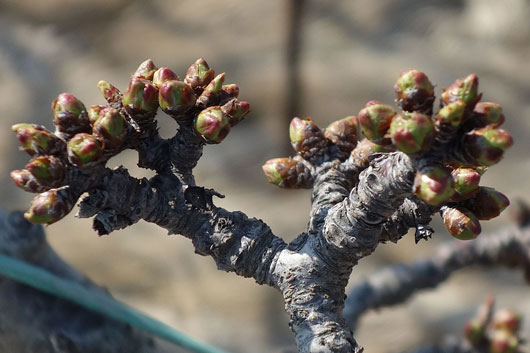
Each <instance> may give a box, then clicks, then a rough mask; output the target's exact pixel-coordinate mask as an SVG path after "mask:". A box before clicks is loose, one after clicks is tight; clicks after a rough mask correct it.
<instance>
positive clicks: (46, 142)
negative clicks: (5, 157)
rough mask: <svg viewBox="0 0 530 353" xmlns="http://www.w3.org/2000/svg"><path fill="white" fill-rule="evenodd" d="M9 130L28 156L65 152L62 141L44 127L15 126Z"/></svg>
mask: <svg viewBox="0 0 530 353" xmlns="http://www.w3.org/2000/svg"><path fill="white" fill-rule="evenodd" d="M11 129H12V130H13V131H14V132H15V133H16V134H17V139H18V141H19V142H20V145H21V147H22V149H23V150H24V151H26V152H27V153H28V154H29V155H30V156H33V155H35V154H59V153H62V152H63V151H64V150H65V143H64V141H63V140H62V139H61V138H59V137H57V136H55V135H54V134H53V133H52V132H50V131H49V130H48V129H46V128H45V127H44V126H41V125H35V124H16V125H13V126H12V127H11Z"/></svg>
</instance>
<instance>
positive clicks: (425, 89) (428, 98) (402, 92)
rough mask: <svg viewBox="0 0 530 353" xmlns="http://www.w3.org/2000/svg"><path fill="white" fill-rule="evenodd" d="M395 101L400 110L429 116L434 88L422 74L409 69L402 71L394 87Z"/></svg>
mask: <svg viewBox="0 0 530 353" xmlns="http://www.w3.org/2000/svg"><path fill="white" fill-rule="evenodd" d="M394 91H395V92H396V101H397V104H398V105H399V106H400V107H401V109H403V110H405V111H407V112H412V111H417V112H420V113H424V114H428V115H430V114H431V113H432V105H433V102H434V87H433V85H432V83H431V81H429V78H428V77H427V75H425V74H424V73H423V72H421V71H418V70H414V69H409V70H406V71H403V72H402V73H401V74H400V75H399V77H398V79H397V81H396V84H395V85H394Z"/></svg>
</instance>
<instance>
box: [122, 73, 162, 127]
mask: <svg viewBox="0 0 530 353" xmlns="http://www.w3.org/2000/svg"><path fill="white" fill-rule="evenodd" d="M121 101H122V103H123V106H124V107H125V109H127V111H129V112H130V113H131V115H132V116H133V118H135V120H140V119H141V120H150V119H152V118H153V117H154V115H155V113H156V110H157V109H158V88H156V86H155V85H153V83H152V82H151V81H148V80H145V79H142V78H138V77H133V78H131V80H130V81H129V86H128V87H127V90H126V91H125V92H124V93H123V97H122V100H121Z"/></svg>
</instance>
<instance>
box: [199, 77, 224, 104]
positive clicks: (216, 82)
mask: <svg viewBox="0 0 530 353" xmlns="http://www.w3.org/2000/svg"><path fill="white" fill-rule="evenodd" d="M224 82H225V73H224V72H223V73H221V74H219V75H217V76H215V77H214V79H213V80H212V81H211V82H210V83H209V84H208V86H206V87H205V88H204V91H202V93H201V95H200V96H199V98H198V99H197V103H198V105H199V106H201V107H209V106H211V105H214V104H218V103H219V102H220V98H221V92H222V88H223V83H224Z"/></svg>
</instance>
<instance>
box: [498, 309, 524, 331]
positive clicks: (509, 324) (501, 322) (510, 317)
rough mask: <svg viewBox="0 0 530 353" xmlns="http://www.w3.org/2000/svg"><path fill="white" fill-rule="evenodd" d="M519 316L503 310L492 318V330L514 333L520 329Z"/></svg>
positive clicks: (520, 320) (513, 312) (520, 319)
mask: <svg viewBox="0 0 530 353" xmlns="http://www.w3.org/2000/svg"><path fill="white" fill-rule="evenodd" d="M521 322H522V318H521V314H519V313H518V312H515V311H513V310H509V309H504V310H501V311H498V312H497V313H495V316H493V328H494V329H496V330H507V331H509V332H511V333H516V332H517V331H519V329H520V328H521Z"/></svg>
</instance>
